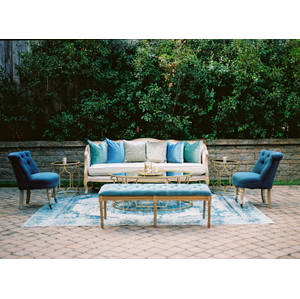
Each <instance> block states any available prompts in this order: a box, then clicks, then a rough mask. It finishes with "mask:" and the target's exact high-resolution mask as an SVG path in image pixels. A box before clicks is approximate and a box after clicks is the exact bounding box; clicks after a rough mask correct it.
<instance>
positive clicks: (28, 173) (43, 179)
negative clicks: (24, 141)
mask: <svg viewBox="0 0 300 299" xmlns="http://www.w3.org/2000/svg"><path fill="white" fill-rule="evenodd" d="M8 159H9V160H10V162H11V164H12V166H13V169H14V173H15V176H16V179H17V182H18V187H19V189H20V204H19V209H22V208H23V202H24V190H27V199H26V204H29V200H30V190H31V189H47V197H48V201H49V207H50V209H52V207H51V193H52V192H51V191H52V189H53V193H54V199H55V202H57V195H56V188H55V187H56V186H58V184H59V175H58V174H57V173H53V172H40V171H39V169H38V168H37V166H36V164H35V163H34V161H33V159H32V157H31V155H30V151H23V152H15V153H10V154H9V155H8Z"/></svg>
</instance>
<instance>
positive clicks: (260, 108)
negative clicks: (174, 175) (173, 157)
mask: <svg viewBox="0 0 300 299" xmlns="http://www.w3.org/2000/svg"><path fill="white" fill-rule="evenodd" d="M30 44H31V51H30V52H22V53H21V54H20V55H21V58H22V61H23V64H22V65H21V66H18V72H19V75H20V79H21V86H22V87H21V86H18V85H17V84H16V83H15V82H13V81H12V80H11V79H9V78H8V77H7V76H6V75H5V74H4V73H3V70H2V71H0V99H1V104H0V108H1V110H0V127H1V128H2V129H1V130H0V131H1V132H0V139H1V140H43V139H44V140H45V139H46V140H58V141H63V140H86V139H87V138H89V139H91V140H102V139H103V138H105V137H108V138H111V139H123V138H124V139H128V140H130V139H133V138H139V137H153V138H160V139H167V138H174V139H202V138H211V139H213V138H288V137H293V138H295V137H300V127H299V121H298V120H299V117H300V97H299V96H300V94H299V92H300V80H299V79H300V42H299V40H42V41H31V42H30Z"/></svg>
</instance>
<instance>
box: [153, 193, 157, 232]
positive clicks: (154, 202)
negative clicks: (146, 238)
mask: <svg viewBox="0 0 300 299" xmlns="http://www.w3.org/2000/svg"><path fill="white" fill-rule="evenodd" d="M153 214H154V227H156V215H157V199H156V196H153Z"/></svg>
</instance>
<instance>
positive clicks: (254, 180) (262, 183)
mask: <svg viewBox="0 0 300 299" xmlns="http://www.w3.org/2000/svg"><path fill="white" fill-rule="evenodd" d="M282 158H283V155H282V153H279V152H273V151H266V150H263V151H261V152H260V155H259V158H258V160H257V162H256V164H255V165H254V167H253V169H252V172H236V173H234V174H233V176H232V184H233V185H234V186H235V200H236V201H237V196H238V192H239V189H241V190H240V191H241V192H240V204H241V207H243V198H244V193H245V188H250V189H261V197H262V201H263V202H265V201H266V200H265V192H264V191H265V189H267V190H268V191H267V194H268V204H269V207H270V208H272V203H271V189H272V187H273V182H274V179H275V175H276V172H277V168H278V165H279V162H280V160H281V159H282Z"/></svg>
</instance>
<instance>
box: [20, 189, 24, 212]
mask: <svg viewBox="0 0 300 299" xmlns="http://www.w3.org/2000/svg"><path fill="white" fill-rule="evenodd" d="M23 202H24V190H20V203H19V209H20V210H22V209H23Z"/></svg>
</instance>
